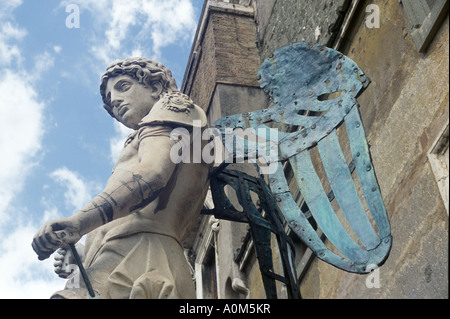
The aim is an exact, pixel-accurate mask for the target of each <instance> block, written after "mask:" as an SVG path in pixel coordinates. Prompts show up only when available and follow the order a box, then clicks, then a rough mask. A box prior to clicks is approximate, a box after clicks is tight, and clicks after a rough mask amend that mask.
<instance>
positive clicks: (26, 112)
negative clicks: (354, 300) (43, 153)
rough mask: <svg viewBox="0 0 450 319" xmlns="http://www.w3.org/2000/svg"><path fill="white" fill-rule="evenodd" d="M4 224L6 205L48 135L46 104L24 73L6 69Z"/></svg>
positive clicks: (0, 178) (1, 170) (0, 113)
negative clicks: (45, 120) (45, 125)
mask: <svg viewBox="0 0 450 319" xmlns="http://www.w3.org/2000/svg"><path fill="white" fill-rule="evenodd" d="M0 96H1V97H2V107H1V108H0V128H1V134H0V154H1V156H0V223H2V222H5V221H6V211H5V210H6V207H7V206H8V205H9V204H10V202H11V200H12V199H13V197H14V194H16V193H18V192H20V191H21V190H22V187H23V185H24V182H25V179H26V177H27V176H28V174H29V173H30V171H31V169H32V168H33V167H34V166H35V165H36V164H37V160H38V158H37V155H38V153H39V151H40V150H41V147H42V146H41V144H42V137H43V134H44V124H43V122H44V119H43V111H44V108H45V104H44V103H42V102H40V101H39V100H38V96H37V93H36V91H35V90H34V88H33V86H32V85H31V84H30V83H29V82H27V80H26V77H25V76H24V75H22V74H21V73H20V72H14V71H12V70H4V71H3V74H1V75H0Z"/></svg>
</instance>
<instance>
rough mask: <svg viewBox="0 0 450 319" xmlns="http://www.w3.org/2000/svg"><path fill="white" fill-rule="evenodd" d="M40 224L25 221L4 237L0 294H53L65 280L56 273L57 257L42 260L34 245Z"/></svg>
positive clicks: (26, 296)
mask: <svg viewBox="0 0 450 319" xmlns="http://www.w3.org/2000/svg"><path fill="white" fill-rule="evenodd" d="M35 232H36V228H35V227H34V226H33V225H21V226H20V227H17V228H15V229H14V231H13V232H11V233H9V234H8V235H6V236H4V238H2V241H0V287H1V289H0V298H1V299H15V298H20V299H39V298H49V297H50V296H51V294H52V293H54V292H55V291H58V290H61V289H63V288H64V284H65V282H64V281H63V280H61V279H60V278H59V277H58V276H57V275H56V274H54V273H53V258H49V259H47V260H45V261H43V262H41V261H38V259H37V256H36V255H35V254H34V253H33V251H32V248H31V238H33V235H34V233H35Z"/></svg>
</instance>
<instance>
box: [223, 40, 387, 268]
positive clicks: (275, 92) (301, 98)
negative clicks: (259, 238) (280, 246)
mask: <svg viewBox="0 0 450 319" xmlns="http://www.w3.org/2000/svg"><path fill="white" fill-rule="evenodd" d="M258 78H259V81H260V85H261V87H262V88H263V89H264V91H266V92H267V93H268V94H269V95H270V96H271V97H272V98H273V103H272V105H271V106H270V107H268V108H267V109H263V110H258V111H254V112H249V113H245V114H236V115H232V116H228V117H225V118H221V119H219V120H217V121H216V122H215V125H216V128H218V129H219V130H220V131H221V132H222V133H223V134H222V136H226V133H228V134H229V131H230V129H236V128H242V129H247V128H253V129H255V132H256V134H258V129H265V130H262V132H267V131H269V132H270V130H275V128H273V127H274V125H273V124H274V123H275V125H276V130H277V134H274V136H277V137H278V139H277V140H276V141H274V140H273V139H272V140H270V138H269V139H268V140H267V141H266V142H264V143H265V144H266V145H265V148H266V150H268V149H270V147H272V150H273V147H274V145H275V147H276V148H277V153H276V154H277V156H276V157H275V158H274V157H273V156H267V152H264V154H260V155H261V156H262V157H265V158H266V160H267V161H269V162H271V165H276V169H275V170H272V171H271V172H270V173H269V174H268V175H269V176H268V181H269V187H270V191H271V193H272V194H271V195H272V196H273V197H274V199H275V202H276V204H277V206H278V208H279V211H281V213H282V215H283V218H284V219H285V222H286V223H287V224H288V225H289V227H290V228H291V230H292V231H293V232H295V233H296V234H297V235H298V237H299V238H300V239H301V240H302V241H303V242H304V243H305V244H306V245H307V246H308V247H309V248H310V249H311V250H312V251H313V252H314V253H315V254H316V255H317V256H318V258H320V259H321V260H323V261H325V262H327V263H329V264H331V265H334V266H336V267H338V268H340V269H343V270H345V271H348V272H354V273H368V272H370V271H371V270H373V269H374V267H375V266H379V265H381V264H383V262H384V261H385V260H386V258H387V257H388V255H389V251H390V248H391V244H392V237H391V231H390V224H389V220H388V215H387V212H386V209H385V206H384V203H383V199H382V196H381V192H380V188H379V185H378V182H377V179H376V175H375V171H374V167H373V164H372V161H371V157H370V152H369V147H368V143H367V140H366V135H365V131H364V127H363V123H362V120H361V116H360V113H359V104H358V102H357V100H356V98H357V97H358V96H359V95H360V94H361V93H362V92H363V91H364V90H365V89H366V88H367V86H368V85H369V83H370V80H369V78H368V77H367V76H366V75H365V74H364V72H363V71H362V70H361V69H360V68H359V67H358V66H357V65H356V63H355V62H353V61H352V60H351V59H349V58H348V57H346V56H344V55H343V54H342V53H340V52H338V51H336V50H333V49H330V48H327V47H323V46H318V45H312V44H308V43H296V44H292V45H289V46H286V47H283V48H280V49H278V50H277V51H275V52H274V54H273V55H272V56H271V57H270V58H268V59H266V60H265V61H264V63H263V64H262V66H261V68H260V71H259V73H258ZM279 128H282V129H281V130H280V129H279ZM283 128H284V129H283ZM227 130H228V131H227ZM341 130H345V132H346V133H345V134H340V132H341ZM260 131H261V130H260ZM265 136H272V135H271V134H267V133H265ZM343 139H345V140H343ZM235 141H236V142H235V144H234V145H232V146H233V147H235V145H236V144H239V143H240V144H241V145H244V146H243V147H242V152H241V153H242V154H238V157H244V158H245V157H247V158H248V157H251V156H250V155H252V154H250V153H251V152H254V151H255V149H257V148H255V147H254V145H255V143H256V142H255V141H247V140H245V137H241V136H235ZM224 143H225V146H226V147H227V145H226V141H225V140H224ZM341 145H349V149H350V153H351V159H350V161H349V162H350V163H348V160H346V157H345V156H344V151H343V150H342V147H341ZM228 146H229V145H228ZM229 151H230V152H233V149H229ZM313 151H314V152H316V154H318V155H316V156H312V155H311V154H312V152H313ZM234 152H235V151H234ZM235 155H236V154H235ZM272 155H273V154H272ZM317 160H319V161H320V163H321V166H322V168H323V169H322V170H321V171H323V172H324V175H322V174H320V172H318V169H317V165H315V164H314V163H315V162H317ZM287 165H290V167H291V168H292V171H293V173H294V178H295V180H296V182H297V185H298V188H299V191H300V193H301V195H302V196H303V198H304V200H305V202H306V204H307V206H308V207H309V210H310V212H311V214H312V216H313V218H314V220H315V222H316V223H317V226H318V228H319V229H320V230H321V231H322V232H323V234H324V235H325V236H326V239H327V240H328V241H329V242H330V243H331V244H332V245H333V246H334V247H335V248H336V249H337V250H338V251H339V252H336V251H335V250H333V251H332V249H329V248H328V247H327V245H326V244H325V242H324V241H323V240H322V239H321V237H320V236H319V235H318V233H317V231H316V230H315V229H314V227H313V226H312V225H311V223H310V220H308V218H307V217H306V216H305V214H304V213H303V212H302V211H301V210H300V208H299V207H298V205H297V203H296V202H295V201H294V198H293V197H292V194H291V192H290V189H289V186H288V181H287V180H286V176H285V168H286V166H287ZM353 170H354V171H355V172H356V175H357V178H356V177H355V176H354V175H355V174H353ZM352 174H353V175H352ZM324 179H326V180H327V181H328V184H327V185H328V186H327V188H329V189H331V191H328V193H327V192H326V190H325V189H324V186H323V183H322V181H323V180H324ZM356 180H358V182H356ZM333 201H336V202H337V204H338V205H336V204H335V203H334V202H333ZM340 215H343V216H344V219H345V221H343V220H342V218H341V217H339V216H340Z"/></svg>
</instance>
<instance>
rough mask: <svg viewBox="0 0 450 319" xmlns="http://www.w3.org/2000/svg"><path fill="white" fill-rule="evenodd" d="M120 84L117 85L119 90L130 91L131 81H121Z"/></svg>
mask: <svg viewBox="0 0 450 319" xmlns="http://www.w3.org/2000/svg"><path fill="white" fill-rule="evenodd" d="M118 84H119V85H118V86H117V88H118V90H119V91H121V92H125V91H128V90H129V89H130V88H131V83H130V82H128V81H121V82H120V83H118Z"/></svg>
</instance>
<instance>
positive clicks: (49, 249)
mask: <svg viewBox="0 0 450 319" xmlns="http://www.w3.org/2000/svg"><path fill="white" fill-rule="evenodd" d="M80 238H81V236H80V227H79V223H78V221H77V220H76V219H75V218H73V217H69V218H61V219H56V220H52V221H49V222H47V223H46V224H44V226H42V227H41V229H40V230H39V231H38V232H37V233H36V235H34V238H33V243H32V244H31V246H32V247H33V250H34V251H35V252H36V254H37V255H38V258H39V260H44V259H47V258H48V257H50V255H51V254H53V253H54V252H55V251H56V250H57V249H58V248H60V247H64V246H67V245H68V244H74V243H76V242H77V241H79V240H80Z"/></svg>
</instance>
